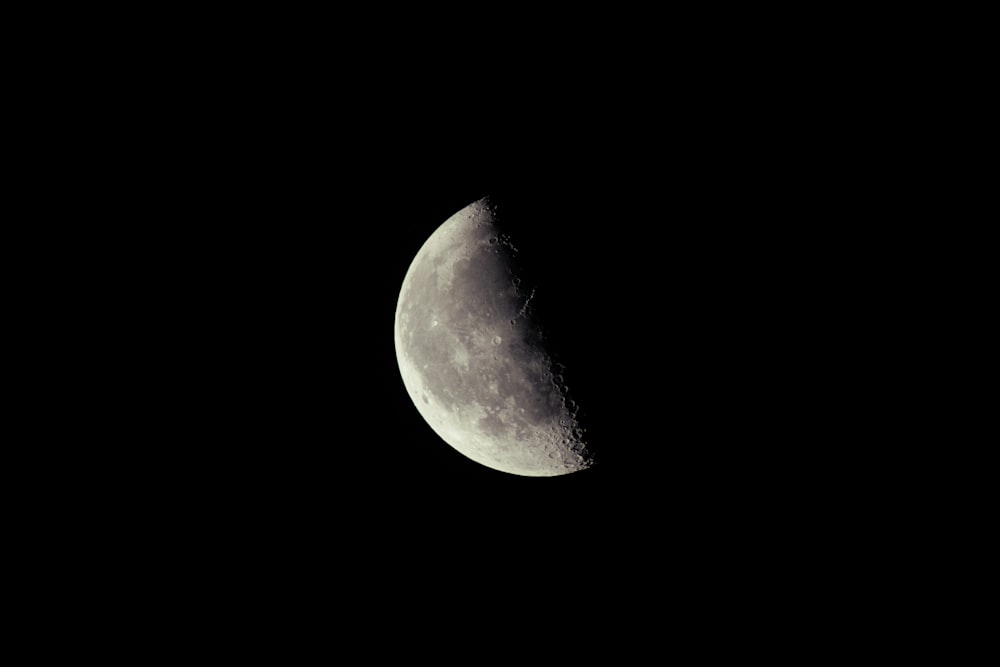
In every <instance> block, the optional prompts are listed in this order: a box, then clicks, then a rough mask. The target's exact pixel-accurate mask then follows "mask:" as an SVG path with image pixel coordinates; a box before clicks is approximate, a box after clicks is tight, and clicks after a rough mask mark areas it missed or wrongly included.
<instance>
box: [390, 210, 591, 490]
mask: <svg viewBox="0 0 1000 667" xmlns="http://www.w3.org/2000/svg"><path fill="white" fill-rule="evenodd" d="M497 216H498V212H497V210H496V208H495V207H494V206H492V205H491V203H490V201H489V199H482V200H479V201H477V202H475V203H473V204H470V205H469V206H467V207H465V208H463V209H462V210H461V211H459V212H458V213H456V214H455V215H453V216H452V217H450V218H449V219H448V220H446V221H445V222H444V224H442V225H441V226H440V227H439V228H438V229H437V230H436V231H435V232H434V233H433V234H432V235H431V236H430V238H429V239H428V240H427V242H426V243H424V245H423V247H421V249H420V251H419V252H418V253H417V255H416V257H415V258H414V260H413V263H412V264H411V265H410V268H409V270H408V271H407V273H406V277H405V278H404V280H403V285H402V288H401V290H400V294H399V301H398V304H397V307H396V318H395V327H394V328H395V343H396V357H397V360H398V362H399V370H400V373H401V375H402V378H403V384H404V385H405V386H406V390H407V392H408V393H409V395H410V398H411V399H412V400H413V403H414V405H415V406H416V407H417V410H418V411H419V412H420V414H421V415H422V416H423V418H424V419H425V420H426V421H427V423H428V424H430V426H431V428H432V429H433V430H434V431H435V432H436V433H437V434H438V435H439V436H441V438H442V439H444V441H445V442H447V443H448V444H449V445H451V446H452V447H454V448H455V449H456V450H458V451H459V452H461V453H462V454H464V455H465V456H467V457H468V458H470V459H472V460H473V461H476V462H478V463H481V464H483V465H485V466H489V467H490V468H493V469H495V470H500V471H503V472H507V473H513V474H515V475H526V476H534V477H550V476H555V475H564V474H568V473H573V472H576V471H579V470H583V469H585V468H588V467H590V466H591V465H592V464H593V456H592V453H591V450H590V449H589V448H588V445H587V442H586V439H585V438H586V432H585V430H584V429H583V428H581V424H580V423H579V421H578V419H577V407H576V405H575V403H574V402H573V400H572V398H571V396H570V394H569V389H568V387H567V385H566V379H565V373H566V369H565V368H563V367H562V366H560V365H559V364H557V363H555V362H554V361H553V358H552V356H551V355H550V354H549V353H548V352H547V351H546V347H545V343H546V341H545V338H544V332H543V331H542V330H541V329H540V328H539V327H538V326H537V322H536V320H535V319H533V317H532V313H533V311H532V299H533V297H534V296H535V290H536V289H540V287H536V286H533V285H531V284H529V281H528V280H527V279H525V276H524V275H522V274H523V272H522V271H519V269H518V268H517V267H518V266H519V263H518V262H517V257H518V253H519V252H520V251H519V249H518V248H517V239H513V238H510V237H509V236H507V235H506V234H504V233H503V231H502V230H501V228H500V226H498V224H497V222H498V219H497Z"/></svg>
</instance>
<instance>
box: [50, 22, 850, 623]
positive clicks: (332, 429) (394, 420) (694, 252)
mask: <svg viewBox="0 0 1000 667" xmlns="http://www.w3.org/2000/svg"><path fill="white" fill-rule="evenodd" d="M208 34H209V37H213V36H217V35H218V34H219V32H218V31H215V32H212V31H209V33H208ZM268 34H272V33H268ZM226 35H227V39H226V40H218V39H207V40H203V42H202V45H201V46H199V47H198V48H194V47H190V48H189V46H185V47H184V48H179V47H177V46H176V44H175V45H174V46H173V47H172V48H171V49H163V50H156V49H153V51H154V53H153V54H151V56H150V57H148V58H142V59H134V60H132V61H130V62H124V64H123V61H126V60H129V59H123V58H121V55H122V52H121V51H119V52H113V53H111V54H109V56H110V57H109V60H113V61H114V63H115V67H114V68H113V69H108V68H102V67H92V68H91V69H89V70H88V71H87V72H84V74H86V75H87V76H88V77H89V78H87V79H86V80H87V84H86V85H84V86H82V87H81V89H79V91H78V92H77V94H76V95H75V96H73V102H74V104H76V105H77V108H79V109H82V110H81V112H80V113H79V114H78V115H77V116H76V117H75V119H76V123H77V127H76V128H75V130H79V131H78V132H77V131H74V132H71V133H69V134H68V138H67V139H66V142H67V144H68V145H67V146H65V147H64V148H68V149H69V150H68V151H67V152H68V154H70V155H71V156H73V157H72V161H71V162H68V163H62V164H63V167H62V168H64V169H66V170H67V171H74V172H79V173H86V174H87V176H88V178H87V182H86V185H85V186H84V187H81V188H80V189H79V191H76V192H73V193H72V195H71V196H70V198H71V199H72V200H73V205H74V207H75V209H76V210H80V211H85V212H86V213H87V215H86V216H85V219H86V220H87V223H86V224H83V223H81V224H80V225H78V226H75V227H74V228H73V229H71V230H69V231H67V232H66V233H65V234H63V235H60V237H59V238H60V242H61V243H62V244H63V245H64V247H65V250H66V251H68V252H69V253H73V252H74V249H75V248H76V247H82V246H83V244H86V245H87V246H88V247H93V248H98V249H99V250H100V252H96V253H94V252H91V253H89V254H88V256H87V257H86V258H84V259H83V260H82V261H83V263H84V264H85V265H86V269H87V271H86V275H87V280H86V281H81V283H80V284H72V285H68V286H67V287H66V291H67V294H68V295H69V296H68V298H67V302H75V303H82V304H83V306H82V307H81V308H80V310H79V312H78V314H77V315H76V316H75V319H74V322H73V330H74V331H77V332H82V333H80V335H79V336H78V337H77V338H76V339H75V340H76V341H77V343H75V345H78V346H79V348H80V349H79V351H80V353H81V354H80V357H81V358H84V359H86V361H85V362H84V363H85V364H86V365H87V371H86V372H82V371H81V372H80V373H79V374H78V375H77V376H78V377H79V378H81V379H80V383H81V387H80V390H81V391H82V392H85V393H86V394H87V396H88V397H89V398H90V400H92V401H93V402H94V403H95V404H96V405H97V406H99V407H97V408H96V409H95V408H91V409H84V410H81V413H80V415H79V416H78V418H77V419H78V420H77V421H76V422H75V425H76V427H77V428H78V429H79V430H81V432H84V433H86V434H88V437H87V439H88V440H97V441H98V442H99V444H98V445H96V446H94V447H90V448H87V449H86V452H81V453H80V454H78V455H77V456H78V457H79V459H78V460H79V465H80V466H81V467H86V469H88V470H93V469H97V470H99V471H100V472H99V474H98V475H91V476H90V477H89V479H90V480H92V481H90V482H88V483H87V486H88V490H87V494H88V497H98V498H101V499H102V505H101V507H100V508H99V509H93V506H91V505H88V506H87V509H84V510H80V511H81V512H82V513H83V514H84V515H85V516H84V519H86V520H87V521H89V522H90V523H89V524H88V525H89V526H90V528H89V530H90V532H89V533H88V534H87V537H86V539H87V540H90V541H93V540H95V539H98V538H95V536H96V535H100V536H111V537H112V538H113V539H115V540H118V541H120V542H121V543H122V544H124V545H127V549H126V550H125V552H124V553H125V554H126V555H125V556H122V557H121V560H120V562H119V566H120V567H122V568H126V569H127V568H134V569H135V570H136V571H137V572H138V573H139V574H140V575H141V576H142V577H144V579H143V580H144V581H146V580H148V577H147V575H148V574H149V573H150V572H151V571H155V572H156V573H157V577H159V586H161V587H162V589H163V591H171V594H170V595H171V596H172V597H176V596H177V595H181V596H183V593H180V594H179V593H177V592H176V591H187V592H188V593H189V594H190V595H191V596H193V597H194V598H196V599H202V597H203V596H205V595H206V594H208V595H210V596H211V597H212V598H213V599H215V600H217V604H218V605H219V608H221V609H225V610H226V613H227V614H231V615H233V616H235V617H239V616H240V612H239V611H238V610H239V609H240V608H241V607H242V606H243V605H244V604H245V608H246V609H250V610H259V609H260V608H261V606H264V607H267V606H269V605H279V606H281V607H282V608H291V609H294V610H296V612H297V613H294V615H295V617H296V618H297V619H300V621H301V619H302V618H303V617H304V616H309V617H310V618H312V619H313V620H314V621H316V619H329V618H330V614H331V612H330V608H331V607H335V608H338V609H342V608H344V609H347V610H348V611H349V612H350V614H352V617H353V618H354V619H355V622H358V623H360V624H361V625H364V623H365V622H364V621H363V620H360V621H359V620H357V619H364V618H368V617H369V616H371V615H374V616H376V617H377V616H378V615H379V614H384V613H386V609H387V608H393V609H400V608H401V609H406V610H407V613H417V612H420V611H421V610H423V611H424V612H426V610H427V609H429V608H431V606H433V605H432V604H431V603H432V602H433V601H436V600H443V601H444V602H442V604H446V605H447V608H448V610H449V614H451V615H454V616H456V617H460V616H462V614H463V610H466V609H474V608H475V609H478V608H479V605H480V604H481V603H482V601H483V600H484V599H488V600H495V601H497V602H496V604H497V605H499V606H502V605H503V604H504V602H515V603H517V604H518V605H519V608H520V609H521V610H522V612H523V614H525V616H526V618H521V620H520V621H519V622H521V623H523V624H524V625H525V626H526V627H544V618H543V617H544V616H545V615H546V614H547V613H549V612H548V610H549V609H550V607H549V605H553V604H554V605H555V606H556V607H558V612H555V611H553V612H552V613H559V614H561V615H562V616H561V617H563V618H565V617H566V614H567V613H569V614H570V616H572V613H573V612H570V611H569V610H572V609H574V608H578V609H579V610H580V611H578V612H575V613H577V614H579V616H578V619H577V620H578V623H579V626H580V627H579V629H580V630H581V631H586V630H587V629H588V628H598V629H600V628H602V627H606V625H605V623H606V622H612V621H613V620H614V617H615V616H616V615H617V614H619V613H634V611H635V609H636V608H637V607H636V604H638V601H640V600H653V601H663V600H665V599H668V598H669V599H682V600H684V602H683V603H682V604H679V605H674V606H673V607H672V608H671V609H672V612H671V614H672V615H674V616H676V615H680V616H683V617H686V618H689V619H691V618H693V619H698V618H699V617H700V615H701V614H707V613H715V612H716V611H717V609H715V608H714V605H716V601H718V600H726V601H727V602H726V605H727V606H726V608H727V609H728V610H730V611H731V612H732V613H735V614H738V615H739V614H743V613H745V612H746V613H749V612H747V611H746V608H747V607H749V606H751V605H753V604H756V603H757V602H759V601H760V600H769V599H772V598H773V596H775V595H777V593H775V591H776V590H778V589H781V590H782V591H783V592H782V594H781V600H782V604H784V605H786V606H787V608H790V609H794V608H795V607H796V605H798V604H803V603H802V602H800V601H799V599H798V597H797V596H798V595H800V594H803V593H802V592H803V591H813V592H815V590H816V587H818V586H836V585H838V582H844V581H845V580H846V579H845V577H847V576H848V575H847V574H845V572H849V563H850V556H849V555H843V556H842V555H841V554H840V552H839V551H838V550H839V549H841V548H842V547H843V543H841V542H838V540H837V539H836V538H835V536H836V535H837V534H838V533H839V531H840V530H842V529H843V528H844V522H845V521H847V520H848V519H846V518H845V517H848V516H851V514H850V513H848V514H845V513H844V510H845V509H850V510H853V509H855V504H856V503H857V500H855V492H856V489H857V488H860V487H862V486H863V485H864V482H865V480H864V479H863V476H864V475H863V473H862V474H859V473H858V471H857V469H856V467H854V466H855V462H856V461H857V460H858V459H857V456H856V454H857V453H858V452H857V451H852V449H851V448H852V446H854V447H856V446H857V445H854V444H853V443H854V442H856V441H855V440H854V439H852V437H850V435H851V434H845V432H844V424H843V422H842V420H841V418H840V415H841V414H843V413H845V412H850V411H855V412H856V411H857V410H858V409H867V408H866V406H863V405H861V406H859V405H854V404H852V403H851V398H850V396H846V397H845V395H844V394H842V393H840V392H839V387H835V386H833V383H832V382H827V381H826V380H825V378H826V377H830V376H832V375H833V373H832V372H831V370H830V369H832V368H833V367H835V366H837V365H838V364H840V363H841V362H844V361H845V357H844V356H843V355H844V345H842V344H841V343H842V341H844V340H848V341H849V340H850V339H851V337H852V336H855V335H857V334H858V332H855V331H851V330H843V331H842V330H841V329H840V328H841V327H843V324H842V322H841V321H839V320H838V319H837V317H836V316H835V313H836V311H837V308H838V307H839V304H837V302H836V298H835V297H834V296H833V289H832V288H833V287H836V286H838V285H842V284H843V281H846V280H849V279H850V278H849V275H850V271H849V267H848V268H846V269H845V267H843V266H841V265H838V258H837V257H836V247H837V239H838V236H839V235H843V234H845V233H847V232H846V231H845V224H849V222H848V223H845V220H848V221H849V220H850V216H845V215H844V211H845V206H846V203H847V202H853V201H856V200H855V197H856V192H857V190H858V189H859V188H860V187H862V185H863V184H862V185H859V184H858V183H856V182H854V180H853V179H854V178H855V177H854V175H853V172H851V171H849V170H847V169H845V168H844V167H843V166H842V163H841V162H840V161H839V158H840V157H841V156H842V155H843V154H844V153H845V152H848V153H849V152H850V146H849V140H850V135H851V130H850V119H849V118H848V119H846V120H845V117H844V116H843V115H837V114H839V113H840V112H836V113H835V114H834V116H835V118H834V120H831V116H830V104H828V102H827V100H825V98H824V94H825V92H826V90H827V89H823V90H818V89H816V88H813V87H811V86H810V85H809V84H810V81H813V80H817V79H822V76H823V75H822V69H823V67H824V65H823V64H822V62H821V61H820V60H814V61H810V63H808V64H807V65H806V64H802V63H801V62H800V61H798V60H797V59H795V58H786V57H785V56H786V55H788V53H794V52H795V49H792V50H791V51H789V52H785V53H775V54H769V53H765V52H763V51H761V52H757V53H758V58H757V59H756V60H754V61H753V62H749V61H747V60H745V59H744V58H743V57H742V54H743V52H742V51H741V49H740V47H739V45H734V46H733V47H732V49H731V50H729V51H720V50H718V49H714V48H706V49H701V48H700V47H699V46H698V45H697V44H695V43H694V42H695V41H696V40H693V41H689V42H683V47H682V46H680V44H681V42H678V41H676V40H666V42H667V43H668V46H662V45H663V44H664V43H665V42H664V40H663V39H662V37H663V36H662V35H659V36H654V37H656V39H636V40H626V41H628V42H629V47H628V48H621V49H617V50H615V51H614V53H613V54H610V55H609V51H608V49H605V48H602V44H603V42H602V41H601V40H597V41H596V42H595V41H593V40H587V39H584V38H582V40H583V41H584V42H586V43H587V47H586V48H583V47H582V46H581V45H580V44H576V45H573V44H562V46H560V47H558V48H556V47H553V48H552V49H551V50H546V52H545V53H539V54H536V55H535V56H533V57H529V58H524V54H523V51H522V50H520V49H519V48H517V47H516V45H514V44H511V43H506V42H505V43H504V44H505V46H504V48H493V49H491V51H492V58H491V59H490V60H489V62H479V61H477V62H476V64H475V66H473V67H468V68H462V67H457V66H456V63H457V62H460V61H461V60H462V59H461V58H460V57H458V56H457V55H456V53H455V51H454V49H445V50H444V52H443V53H440V54H438V53H436V52H434V50H433V49H430V48H428V49H424V48H423V47H424V46H426V45H427V44H430V43H432V42H434V40H433V39H432V38H431V37H430V36H427V38H426V40H425V42H426V43H421V44H417V45H415V46H413V48H412V50H411V51H407V50H406V49H402V50H401V51H396V52H394V53H395V55H394V56H393V57H391V58H388V59H386V60H381V59H379V58H378V57H376V55H377V54H378V53H379V48H378V47H377V45H376V46H372V47H371V48H369V49H360V48H357V47H347V46H343V45H342V44H341V42H339V41H337V40H333V39H330V38H329V36H328V35H326V36H321V35H316V36H308V37H304V36H302V35H301V34H299V33H295V34H294V35H296V36H286V37H284V38H281V39H277V40H276V41H273V42H272V41H268V40H262V39H261V38H260V37H259V33H253V34H242V33H240V32H239V31H233V30H230V29H227V31H226ZM300 37H301V39H300ZM331 42H334V43H333V44H332V45H331ZM485 43H486V44H494V42H490V41H489V40H486V42H485ZM244 45H246V46H244ZM480 46H482V44H480ZM213 47H217V48H213ZM409 53H420V54H421V56H422V57H420V58H415V59H413V60H412V61H411V59H410V58H409V57H408V55H407V54H409ZM567 54H572V56H570V55H567ZM541 63H544V66H543V65H542V64H541ZM71 66H72V65H67V67H71ZM109 72H111V74H110V75H109V74H108V73H109ZM845 113H846V112H845ZM845 146H846V148H845ZM81 182H82V181H81ZM845 193H846V194H845ZM486 195H493V196H498V197H502V198H504V200H505V201H507V202H511V206H512V210H517V211H521V212H523V215H524V217H523V218H521V219H518V220H517V223H516V224H517V225H519V230H518V232H519V233H520V236H519V237H518V238H515V239H514V241H515V243H518V244H519V247H521V248H522V251H523V253H524V254H525V256H526V257H527V256H529V254H530V257H531V259H532V261H533V262H534V265H535V267H536V269H537V270H538V272H539V275H540V276H541V277H542V279H543V281H542V282H543V284H545V285H546V286H547V288H548V291H547V292H545V293H544V294H543V293H541V292H540V294H539V297H538V299H539V301H538V304H539V309H540V311H542V308H543V307H544V308H546V310H545V311H544V312H543V313H542V314H543V315H546V316H547V317H548V319H549V321H550V322H551V323H552V324H553V326H554V327H555V328H556V331H557V333H558V338H559V340H560V350H561V351H562V352H563V353H564V354H565V355H566V356H567V358H568V359H572V364H567V366H568V367H569V368H571V369H572V371H573V372H574V373H575V374H576V378H577V380H576V382H577V385H576V386H575V387H573V390H574V391H578V392H579V394H580V396H581V401H580V402H581V405H582V406H583V408H584V409H585V410H586V411H587V412H588V413H589V415H590V417H591V419H592V421H591V437H592V438H593V441H594V446H595V448H596V449H597V451H598V455H599V456H600V463H599V465H598V466H596V467H595V468H593V469H591V470H587V471H584V472H581V473H578V474H574V475H569V476H565V477H559V478H546V479H535V478H522V477H516V476H512V475H507V474H504V473H500V472H496V471H493V470H490V469H487V468H485V467H483V466H480V465H478V464H476V463H473V462H472V461H470V460H468V459H465V458H464V457H462V456H461V455H460V454H458V453H457V452H455V451H454V450H452V449H451V448H450V447H449V446H448V445H447V444H446V443H444V442H443V441H442V440H441V439H440V438H439V437H438V436H436V435H435V434H434V433H433V432H432V431H431V429H430V427H429V426H428V425H427V424H426V423H425V422H424V421H423V419H422V418H421V417H420V415H419V413H418V412H417V410H416V408H415V407H414V406H413V404H412V402H411V401H410V398H409V396H408V395H407V393H406V391H405V389H404V387H403V384H402V381H401V378H400V376H399V372H398V368H397V364H396V357H395V351H394V348H393V330H392V327H393V316H394V310H395V306H396V300H397V298H398V295H399V289H400V287H401V285H402V281H403V277H404V276H405V273H406V270H407V268H408V266H409V263H410V262H411V261H412V259H413V257H414V256H415V255H416V253H417V251H418V250H419V248H420V246H421V245H422V244H423V243H424V241H426V240H427V238H428V237H429V236H430V234H431V233H433V231H434V230H435V229H436V228H437V227H438V226H439V225H440V224H441V223H443V222H444V221H445V220H446V219H447V218H448V217H449V216H450V215H452V214H453V213H455V212H456V211H458V210H459V209H461V208H462V207H464V206H466V205H468V204H469V203H471V202H473V201H475V200H476V199H478V198H480V197H483V196H486ZM831 332H835V334H836V335H834V336H831ZM832 338H833V339H835V340H831V339H832ZM95 349H96V350H100V353H99V354H95V353H94V350H95ZM845 435H847V436H848V437H845ZM71 460H73V461H75V460H77V459H76V458H73V459H71ZM67 467H68V468H70V469H72V468H73V463H69V464H67ZM849 468H852V470H851V474H850V475H849V476H848V475H845V474H844V473H845V471H846V470H847V469H849ZM98 527H100V528H98ZM831 559H832V560H833V561H835V562H837V563H838V565H837V567H835V568H830V567H829V566H828V563H829V562H831ZM845 563H846V565H845ZM819 573H822V583H820V582H819V580H818V579H817V576H818V575H819ZM802 581H807V582H808V584H807V585H803V586H804V588H802V587H800V582H802ZM206 591H208V592H209V593H206ZM598 601H600V602H598ZM535 605H538V607H535ZM576 605H579V607H576ZM317 608H319V609H320V610H322V611H320V612H315V610H316V609H317ZM532 609H534V610H535V611H534V613H537V614H538V615H539V619H540V620H539V623H541V625H539V623H535V622H534V621H533V620H531V615H532V613H533V612H532ZM290 613H293V612H290ZM317 614H318V615H317ZM317 622H318V621H317ZM647 622H648V621H647ZM635 623H636V626H635V627H636V628H637V630H636V631H637V632H638V633H640V634H644V635H648V634H649V633H650V632H654V630H651V629H649V628H646V627H645V626H644V625H643V622H642V620H641V619H638V618H636V619H635ZM693 623H694V624H695V625H697V622H696V621H693Z"/></svg>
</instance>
